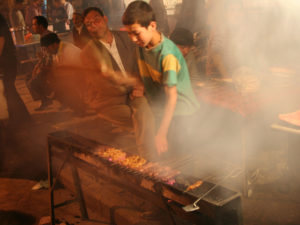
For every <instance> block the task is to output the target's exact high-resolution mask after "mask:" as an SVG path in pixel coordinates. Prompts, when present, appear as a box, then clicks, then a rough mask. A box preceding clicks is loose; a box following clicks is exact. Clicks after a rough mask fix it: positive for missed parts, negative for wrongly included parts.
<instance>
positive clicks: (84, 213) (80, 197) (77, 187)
mask: <svg viewBox="0 0 300 225" xmlns="http://www.w3.org/2000/svg"><path fill="white" fill-rule="evenodd" d="M72 175H73V181H74V185H75V192H76V199H77V201H78V203H79V207H80V212H81V217H82V219H84V220H88V219H89V217H88V213H87V210H86V206H85V201H84V198H83V193H82V189H81V184H80V179H79V175H78V171H77V169H76V168H75V167H73V166H72Z"/></svg>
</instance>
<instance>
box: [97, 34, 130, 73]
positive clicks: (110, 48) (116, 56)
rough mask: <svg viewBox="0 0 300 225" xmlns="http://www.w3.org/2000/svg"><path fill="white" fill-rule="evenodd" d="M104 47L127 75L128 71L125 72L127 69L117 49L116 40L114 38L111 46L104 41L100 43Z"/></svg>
mask: <svg viewBox="0 0 300 225" xmlns="http://www.w3.org/2000/svg"><path fill="white" fill-rule="evenodd" d="M100 42H101V43H102V44H103V45H104V46H105V48H106V49H107V50H108V51H109V53H110V54H111V55H112V57H113V58H114V60H115V61H116V63H117V64H118V66H119V68H120V70H121V72H122V73H123V74H124V75H126V71H125V68H124V66H123V63H122V60H121V57H120V54H119V51H118V49H117V45H116V41H115V38H114V37H113V41H112V43H111V44H109V43H106V42H103V41H100Z"/></svg>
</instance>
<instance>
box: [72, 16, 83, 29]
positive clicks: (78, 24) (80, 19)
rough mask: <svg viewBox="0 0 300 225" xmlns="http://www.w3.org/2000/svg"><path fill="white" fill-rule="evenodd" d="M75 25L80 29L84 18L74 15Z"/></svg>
mask: <svg viewBox="0 0 300 225" xmlns="http://www.w3.org/2000/svg"><path fill="white" fill-rule="evenodd" d="M72 20H73V23H74V25H75V27H80V26H81V25H82V23H83V18H82V16H81V15H79V14H76V13H74V14H73V19H72Z"/></svg>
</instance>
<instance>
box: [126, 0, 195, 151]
mask: <svg viewBox="0 0 300 225" xmlns="http://www.w3.org/2000/svg"><path fill="white" fill-rule="evenodd" d="M123 24H124V26H125V28H126V30H127V32H128V35H129V36H130V38H131V40H132V41H133V42H134V43H136V44H137V45H138V50H137V54H138V65H139V70H140V75H141V79H142V81H143V83H144V86H145V92H146V97H147V99H148V102H149V103H150V106H151V109H152V111H153V112H154V115H155V120H156V135H155V146H156V150H157V153H158V155H160V154H162V153H165V152H168V150H169V149H172V151H169V152H168V154H167V155H168V156H170V157H174V155H177V156H178V154H180V155H183V154H185V153H184V152H183V151H182V149H186V148H187V147H188V146H187V145H186V144H187V143H189V142H192V141H193V138H192V134H193V130H192V127H193V123H194V119H195V116H196V113H197V111H198V109H199V103H198V101H197V99H196V97H195V95H194V92H193V89H192V87H191V82H190V77H189V72H188V68H187V65H186V63H185V60H184V57H183V56H182V54H181V52H180V50H179V49H178V48H177V47H176V45H175V44H174V43H173V42H172V41H171V40H169V39H168V38H166V37H165V36H164V35H163V34H162V33H161V32H159V31H158V30H157V23H156V19H155V14H154V11H153V9H152V8H151V6H150V5H149V4H147V3H146V2H144V1H135V2H132V3H130V4H129V6H128V7H127V9H126V10H125V12H124V15H123ZM183 130H184V131H185V133H183V132H182V131H183ZM184 143H185V144H184Z"/></svg>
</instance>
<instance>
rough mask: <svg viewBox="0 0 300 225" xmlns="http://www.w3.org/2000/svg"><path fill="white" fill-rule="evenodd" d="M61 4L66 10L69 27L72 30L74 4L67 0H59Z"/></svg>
mask: <svg viewBox="0 0 300 225" xmlns="http://www.w3.org/2000/svg"><path fill="white" fill-rule="evenodd" d="M59 2H60V4H61V5H62V6H63V7H64V9H65V10H66V13H67V16H68V19H67V21H66V23H67V25H69V26H70V30H71V29H72V28H73V22H72V18H73V13H74V8H73V6H72V4H71V3H70V2H68V1H66V0H59Z"/></svg>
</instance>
